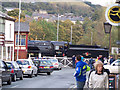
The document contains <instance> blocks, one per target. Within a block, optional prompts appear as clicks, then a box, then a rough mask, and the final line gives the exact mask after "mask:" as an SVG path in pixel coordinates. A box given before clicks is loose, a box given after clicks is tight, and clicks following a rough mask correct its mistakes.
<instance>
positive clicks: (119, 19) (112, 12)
mask: <svg viewBox="0 0 120 90" xmlns="http://www.w3.org/2000/svg"><path fill="white" fill-rule="evenodd" d="M105 17H106V20H107V22H108V23H110V24H111V25H113V26H120V4H117V3H116V4H113V5H111V6H110V7H108V8H107V9H106V12H105Z"/></svg>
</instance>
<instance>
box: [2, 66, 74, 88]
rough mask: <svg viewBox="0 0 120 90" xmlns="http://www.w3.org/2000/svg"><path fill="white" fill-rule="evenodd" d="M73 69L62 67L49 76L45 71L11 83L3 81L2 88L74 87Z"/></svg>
mask: <svg viewBox="0 0 120 90" xmlns="http://www.w3.org/2000/svg"><path fill="white" fill-rule="evenodd" d="M74 71H75V69H73V68H62V70H58V71H57V70H55V71H54V72H53V73H52V74H51V75H50V76H49V75H47V74H46V73H45V74H39V75H38V76H37V77H33V78H28V77H24V80H19V79H17V81H16V82H12V84H11V85H6V83H3V86H2V88H3V89H2V90H5V88H75V86H76V85H75V78H74V77H73V74H74Z"/></svg>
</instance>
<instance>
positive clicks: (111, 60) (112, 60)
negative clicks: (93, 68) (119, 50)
mask: <svg viewBox="0 0 120 90" xmlns="http://www.w3.org/2000/svg"><path fill="white" fill-rule="evenodd" d="M114 61H115V59H114V58H113V56H112V55H111V56H110V64H112V63H113V62H114Z"/></svg>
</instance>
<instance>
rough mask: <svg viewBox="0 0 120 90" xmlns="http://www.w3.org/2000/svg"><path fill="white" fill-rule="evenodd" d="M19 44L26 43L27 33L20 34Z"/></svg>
mask: <svg viewBox="0 0 120 90" xmlns="http://www.w3.org/2000/svg"><path fill="white" fill-rule="evenodd" d="M16 45H18V35H16ZM19 45H26V35H20V36H19Z"/></svg>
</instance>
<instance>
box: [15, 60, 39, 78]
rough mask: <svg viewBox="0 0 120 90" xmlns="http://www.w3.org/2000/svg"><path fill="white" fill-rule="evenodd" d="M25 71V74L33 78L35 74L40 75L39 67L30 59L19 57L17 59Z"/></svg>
mask: <svg viewBox="0 0 120 90" xmlns="http://www.w3.org/2000/svg"><path fill="white" fill-rule="evenodd" d="M16 62H17V63H18V65H19V66H20V67H21V69H22V71H23V75H28V77H30V78H32V76H33V75H35V76H37V75H38V69H37V67H36V66H35V65H34V63H33V62H32V60H30V59H18V60H17V61H16Z"/></svg>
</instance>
